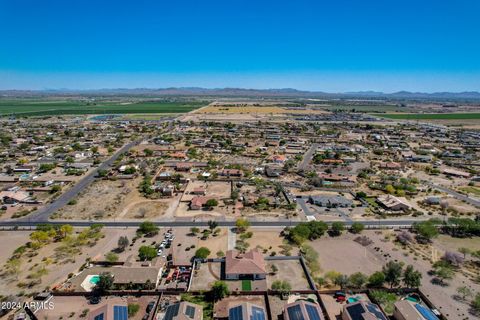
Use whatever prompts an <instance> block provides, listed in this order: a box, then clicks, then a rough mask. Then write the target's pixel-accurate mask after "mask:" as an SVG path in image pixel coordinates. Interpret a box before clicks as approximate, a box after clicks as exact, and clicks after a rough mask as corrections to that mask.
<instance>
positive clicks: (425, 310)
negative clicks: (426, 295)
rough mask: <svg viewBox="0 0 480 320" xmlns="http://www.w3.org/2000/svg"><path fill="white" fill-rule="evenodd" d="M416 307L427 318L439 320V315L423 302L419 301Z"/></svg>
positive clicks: (428, 319) (427, 319)
mask: <svg viewBox="0 0 480 320" xmlns="http://www.w3.org/2000/svg"><path fill="white" fill-rule="evenodd" d="M415 308H416V309H417V310H418V312H420V314H421V315H422V317H424V318H425V319H426V320H438V317H437V316H436V315H435V314H434V313H433V312H432V311H431V310H430V309H428V308H426V307H424V306H422V305H421V304H419V303H417V304H416V305H415Z"/></svg>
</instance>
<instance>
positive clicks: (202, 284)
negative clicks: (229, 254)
mask: <svg viewBox="0 0 480 320" xmlns="http://www.w3.org/2000/svg"><path fill="white" fill-rule="evenodd" d="M220 276H221V263H220V262H208V263H202V264H201V265H200V268H199V269H198V270H195V272H194V276H193V279H192V285H191V290H209V289H210V288H211V285H212V283H213V282H215V281H217V280H220Z"/></svg>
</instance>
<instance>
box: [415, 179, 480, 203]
mask: <svg viewBox="0 0 480 320" xmlns="http://www.w3.org/2000/svg"><path fill="white" fill-rule="evenodd" d="M424 182H425V183H426V184H427V185H428V186H430V187H432V188H435V189H438V190H440V191H443V192H445V193H448V194H449V195H451V196H452V197H454V198H456V199H458V200H462V201H465V202H467V203H469V204H471V205H472V206H475V207H477V208H480V201H478V200H476V199H473V198H470V197H468V196H466V195H464V194H461V193H458V192H457V191H455V190H452V189H449V188H447V187H443V186H439V185H438V184H433V183H431V182H428V181H424Z"/></svg>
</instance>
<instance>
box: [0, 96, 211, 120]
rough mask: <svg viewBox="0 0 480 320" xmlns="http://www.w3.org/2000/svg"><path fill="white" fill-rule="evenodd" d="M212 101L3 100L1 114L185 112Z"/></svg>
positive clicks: (29, 115) (1, 101)
mask: <svg viewBox="0 0 480 320" xmlns="http://www.w3.org/2000/svg"><path fill="white" fill-rule="evenodd" d="M207 103H208V102H203V101H187V100H185V101H182V100H178V101H176V100H153V101H142V100H137V101H122V100H117V101H98V102H97V101H95V102H92V101H86V100H73V99H72V100H67V99H64V100H50V99H8V100H7V99H4V100H3V99H0V115H12V114H14V115H15V116H25V117H31V116H54V115H86V114H137V113H144V114H145V113H148V114H152V113H185V112H190V111H192V110H195V109H197V108H200V107H202V106H204V105H206V104H207Z"/></svg>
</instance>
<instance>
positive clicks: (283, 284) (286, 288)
mask: <svg viewBox="0 0 480 320" xmlns="http://www.w3.org/2000/svg"><path fill="white" fill-rule="evenodd" d="M272 290H274V291H277V292H278V293H279V294H280V295H281V296H282V297H285V296H288V294H289V293H290V291H292V286H291V285H290V283H289V282H288V281H286V280H275V281H273V283H272Z"/></svg>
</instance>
